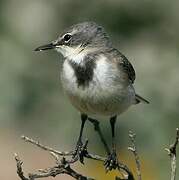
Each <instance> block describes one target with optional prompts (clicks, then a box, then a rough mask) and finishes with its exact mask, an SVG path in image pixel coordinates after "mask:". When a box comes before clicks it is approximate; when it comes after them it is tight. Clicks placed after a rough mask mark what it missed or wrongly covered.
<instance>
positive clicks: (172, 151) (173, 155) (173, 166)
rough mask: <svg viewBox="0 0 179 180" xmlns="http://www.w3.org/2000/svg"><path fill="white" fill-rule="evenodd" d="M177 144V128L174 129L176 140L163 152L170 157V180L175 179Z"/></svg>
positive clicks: (178, 137)
mask: <svg viewBox="0 0 179 180" xmlns="http://www.w3.org/2000/svg"><path fill="white" fill-rule="evenodd" d="M178 143H179V128H177V129H176V139H175V142H174V143H173V144H171V145H170V147H169V148H165V150H166V151H167V152H168V155H169V156H170V161H171V180H175V179H176V167H177V165H176V148H177V145H178Z"/></svg>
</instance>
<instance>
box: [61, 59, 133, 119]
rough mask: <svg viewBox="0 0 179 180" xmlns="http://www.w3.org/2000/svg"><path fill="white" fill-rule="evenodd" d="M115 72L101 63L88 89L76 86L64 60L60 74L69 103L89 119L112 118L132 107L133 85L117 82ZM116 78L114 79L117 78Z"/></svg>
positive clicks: (118, 78) (72, 73)
mask: <svg viewBox="0 0 179 180" xmlns="http://www.w3.org/2000/svg"><path fill="white" fill-rule="evenodd" d="M115 71H117V69H115V68H114V67H112V65H111V67H110V66H109V64H107V63H106V62H105V61H104V59H101V60H100V61H99V63H98V64H97V66H96V68H95V70H94V75H93V79H92V81H90V83H89V86H87V87H83V86H78V84H77V83H76V77H75V74H74V70H73V68H72V67H71V65H70V64H69V62H68V61H67V60H66V61H65V62H64V65H63V71H62V76H61V77H62V85H63V88H64V90H65V93H66V94H67V96H68V97H69V98H70V100H71V103H72V104H73V105H74V106H75V107H76V108H77V109H78V110H79V111H80V112H81V113H85V114H88V115H102V116H114V115H117V114H120V113H122V112H123V111H125V110H126V109H127V108H128V107H129V106H130V105H131V104H133V103H134V97H135V92H134V88H133V86H132V85H129V86H125V85H123V83H122V81H120V77H119V73H115ZM115 74H117V77H116V75H115Z"/></svg>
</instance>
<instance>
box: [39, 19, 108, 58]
mask: <svg viewBox="0 0 179 180" xmlns="http://www.w3.org/2000/svg"><path fill="white" fill-rule="evenodd" d="M110 44H111V43H110V41H109V38H108V36H107V34H106V33H105V31H104V29H103V28H102V27H101V26H99V25H97V24H96V23H94V22H83V23H79V24H75V25H73V26H71V27H69V28H67V29H66V30H65V31H64V32H63V33H61V35H60V36H59V37H58V38H57V39H56V40H55V41H52V42H51V43H49V44H46V45H43V46H40V47H38V48H36V49H35V51H43V50H48V49H55V50H57V51H58V52H60V53H61V54H62V55H63V56H64V57H67V56H69V55H70V54H72V53H74V52H75V51H78V52H80V51H83V50H84V49H98V48H104V47H106V46H110Z"/></svg>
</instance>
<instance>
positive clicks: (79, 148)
mask: <svg viewBox="0 0 179 180" xmlns="http://www.w3.org/2000/svg"><path fill="white" fill-rule="evenodd" d="M87 118H88V116H87V115H86V114H81V128H80V135H79V137H78V141H77V145H76V148H75V152H74V155H73V158H79V160H80V162H81V163H84V155H85V153H86V147H84V146H83V143H82V136H83V129H84V125H85V122H86V120H87Z"/></svg>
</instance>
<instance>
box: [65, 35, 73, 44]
mask: <svg viewBox="0 0 179 180" xmlns="http://www.w3.org/2000/svg"><path fill="white" fill-rule="evenodd" d="M71 37H72V36H71V34H65V35H64V37H63V39H64V40H65V41H66V42H68V41H69V40H70V39H71Z"/></svg>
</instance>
